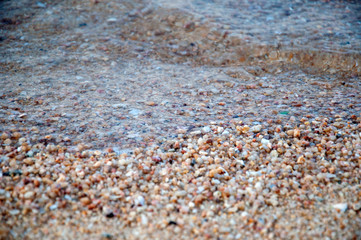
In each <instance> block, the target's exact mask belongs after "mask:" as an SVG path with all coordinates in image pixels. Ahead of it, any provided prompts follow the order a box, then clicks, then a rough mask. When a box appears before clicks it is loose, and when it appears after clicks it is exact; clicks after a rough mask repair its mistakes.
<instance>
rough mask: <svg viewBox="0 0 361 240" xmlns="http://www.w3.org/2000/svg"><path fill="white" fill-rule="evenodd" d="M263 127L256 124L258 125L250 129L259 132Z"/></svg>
mask: <svg viewBox="0 0 361 240" xmlns="http://www.w3.org/2000/svg"><path fill="white" fill-rule="evenodd" d="M261 129H262V125H256V126H253V127H251V128H250V129H249V130H250V131H251V132H254V133H258V132H260V131H261Z"/></svg>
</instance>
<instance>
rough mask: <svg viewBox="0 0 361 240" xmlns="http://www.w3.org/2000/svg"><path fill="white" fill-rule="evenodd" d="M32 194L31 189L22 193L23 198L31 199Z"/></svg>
mask: <svg viewBox="0 0 361 240" xmlns="http://www.w3.org/2000/svg"><path fill="white" fill-rule="evenodd" d="M34 196H35V192H33V191H29V192H26V193H25V194H24V198H25V199H33V198H34Z"/></svg>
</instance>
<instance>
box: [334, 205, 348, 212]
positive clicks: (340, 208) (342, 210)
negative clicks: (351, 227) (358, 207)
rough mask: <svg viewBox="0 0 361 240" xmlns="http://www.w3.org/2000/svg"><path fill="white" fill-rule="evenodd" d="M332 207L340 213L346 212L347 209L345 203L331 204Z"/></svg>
mask: <svg viewBox="0 0 361 240" xmlns="http://www.w3.org/2000/svg"><path fill="white" fill-rule="evenodd" d="M332 206H333V208H334V209H336V210H339V211H340V212H342V213H344V212H346V210H347V208H348V204H347V203H337V204H333V205H332Z"/></svg>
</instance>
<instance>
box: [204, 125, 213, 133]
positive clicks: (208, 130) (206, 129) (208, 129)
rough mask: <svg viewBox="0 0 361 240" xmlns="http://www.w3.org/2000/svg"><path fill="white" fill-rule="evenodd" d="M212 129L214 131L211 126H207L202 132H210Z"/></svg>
mask: <svg viewBox="0 0 361 240" xmlns="http://www.w3.org/2000/svg"><path fill="white" fill-rule="evenodd" d="M210 131H212V129H211V128H210V127H209V126H205V127H203V128H202V132H204V133H209V132H210Z"/></svg>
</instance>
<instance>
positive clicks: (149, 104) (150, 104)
mask: <svg viewBox="0 0 361 240" xmlns="http://www.w3.org/2000/svg"><path fill="white" fill-rule="evenodd" d="M145 105H148V106H152V107H153V106H157V104H156V103H155V102H153V101H149V102H146V103H145Z"/></svg>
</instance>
